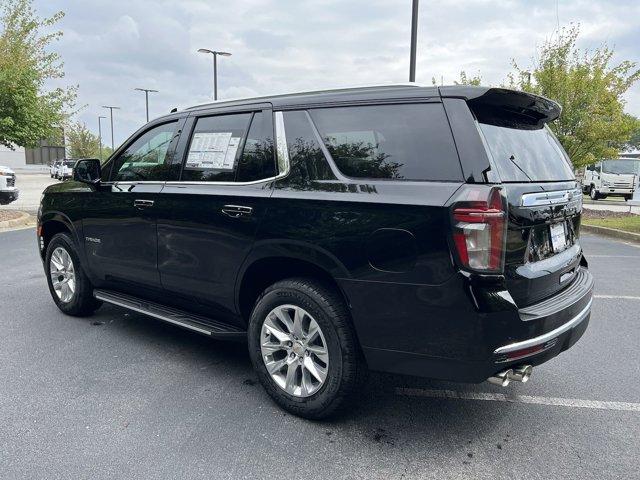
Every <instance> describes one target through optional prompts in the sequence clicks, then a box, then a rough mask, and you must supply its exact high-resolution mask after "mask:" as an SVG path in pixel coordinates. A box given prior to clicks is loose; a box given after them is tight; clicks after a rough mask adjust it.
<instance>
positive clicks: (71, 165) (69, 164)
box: [64, 160, 76, 167]
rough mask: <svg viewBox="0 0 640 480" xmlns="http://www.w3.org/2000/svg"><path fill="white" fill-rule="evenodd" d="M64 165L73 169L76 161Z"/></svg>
mask: <svg viewBox="0 0 640 480" xmlns="http://www.w3.org/2000/svg"><path fill="white" fill-rule="evenodd" d="M64 164H65V166H67V167H73V166H74V165H75V164H76V162H75V160H74V161H70V162H64Z"/></svg>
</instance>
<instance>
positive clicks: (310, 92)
mask: <svg viewBox="0 0 640 480" xmlns="http://www.w3.org/2000/svg"><path fill="white" fill-rule="evenodd" d="M426 86H427V85H424V84H422V83H415V82H404V83H386V84H369V85H353V86H349V87H339V88H329V89H325V90H307V91H301V92H290V93H276V94H273V95H260V96H256V97H237V98H226V99H224V100H215V101H213V102H206V103H200V104H198V105H194V106H192V107H188V108H185V110H196V109H198V108H203V107H208V106H211V105H219V104H224V103H228V102H238V101H241V100H242V101H251V100H263V99H267V98H283V97H293V96H296V95H313V94H321V93H340V92H350V91H352V90H368V89H372V90H373V89H378V88H397V87H426Z"/></svg>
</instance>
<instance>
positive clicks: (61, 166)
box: [54, 159, 76, 180]
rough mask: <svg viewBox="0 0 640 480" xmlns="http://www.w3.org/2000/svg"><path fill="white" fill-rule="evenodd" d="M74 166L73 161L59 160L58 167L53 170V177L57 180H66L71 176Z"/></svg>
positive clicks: (74, 161)
mask: <svg viewBox="0 0 640 480" xmlns="http://www.w3.org/2000/svg"><path fill="white" fill-rule="evenodd" d="M75 164H76V160H75V159H73V160H72V159H64V160H59V163H58V166H57V168H56V169H55V175H54V177H55V178H57V179H58V180H66V179H68V178H71V177H72V176H73V167H74V165H75Z"/></svg>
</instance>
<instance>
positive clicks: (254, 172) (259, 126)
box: [236, 112, 276, 182]
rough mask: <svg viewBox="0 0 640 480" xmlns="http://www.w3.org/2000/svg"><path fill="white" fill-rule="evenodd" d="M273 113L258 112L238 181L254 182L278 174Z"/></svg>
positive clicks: (241, 160)
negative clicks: (274, 146) (274, 145)
mask: <svg viewBox="0 0 640 480" xmlns="http://www.w3.org/2000/svg"><path fill="white" fill-rule="evenodd" d="M271 117H272V116H271V115H270V114H269V115H267V114H265V113H263V112H257V113H255V114H254V115H253V119H252V120H251V127H250V128H249V133H248V134H247V139H246V140H245V142H244V149H243V151H242V157H240V161H239V163H238V171H237V173H236V182H253V181H256V180H262V179H265V178H270V177H275V176H276V162H275V156H274V148H273V123H272V120H271Z"/></svg>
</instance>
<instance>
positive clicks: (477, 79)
mask: <svg viewBox="0 0 640 480" xmlns="http://www.w3.org/2000/svg"><path fill="white" fill-rule="evenodd" d="M453 83H454V84H455V85H481V84H482V77H481V76H480V73H479V72H478V75H474V76H472V77H470V76H468V75H467V72H465V71H464V70H462V71H461V72H460V80H454V81H453ZM431 84H432V85H433V86H434V87H437V86H438V82H437V81H436V77H431Z"/></svg>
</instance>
